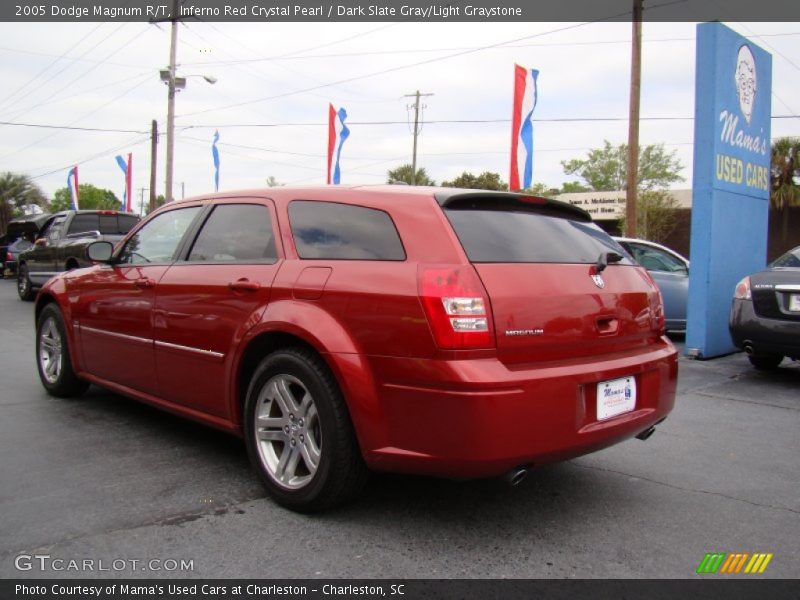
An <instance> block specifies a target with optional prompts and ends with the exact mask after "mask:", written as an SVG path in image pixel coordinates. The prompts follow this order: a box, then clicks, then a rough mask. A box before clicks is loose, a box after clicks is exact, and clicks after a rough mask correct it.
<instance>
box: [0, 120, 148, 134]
mask: <svg viewBox="0 0 800 600" xmlns="http://www.w3.org/2000/svg"><path fill="white" fill-rule="evenodd" d="M0 125H9V126H11V127H35V128H38V129H66V130H72V131H101V132H103V133H147V132H146V131H139V130H136V129H104V128H102V127H73V126H70V125H45V124H43V123H13V122H11V121H0Z"/></svg>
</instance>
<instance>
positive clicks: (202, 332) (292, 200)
mask: <svg viewBox="0 0 800 600" xmlns="http://www.w3.org/2000/svg"><path fill="white" fill-rule="evenodd" d="M87 253H88V256H89V258H90V259H91V260H93V261H94V262H95V265H94V266H92V267H89V268H84V269H78V270H74V271H71V272H68V273H63V274H61V275H58V276H56V277H54V278H53V279H51V280H50V281H49V282H48V283H47V284H46V285H45V286H44V287H43V288H42V290H41V292H40V293H39V295H38V298H37V301H36V323H37V325H36V336H37V342H36V357H37V364H38V368H39V374H40V376H41V380H42V383H43V384H44V387H45V388H46V389H47V391H48V392H50V393H51V394H53V395H55V396H62V397H63V396H74V395H77V394H80V393H82V392H83V391H85V390H86V388H87V387H88V385H89V384H90V383H95V384H98V385H100V386H103V387H105V388H108V389H110V390H113V391H115V392H119V393H120V394H124V395H126V396H130V397H133V398H136V399H139V400H142V401H144V402H147V403H150V404H153V405H155V406H157V407H159V408H163V409H165V410H168V411H170V412H173V413H176V414H179V415H182V416H185V417H188V418H191V419H194V420H197V421H200V422H202V423H205V424H207V425H211V426H214V427H217V428H219V429H223V430H225V431H229V432H231V433H234V434H236V435H239V436H242V437H243V438H244V440H245V442H246V445H247V449H248V452H249V455H250V457H251V459H252V462H253V464H254V466H255V468H256V470H257V471H258V473H259V475H260V476H261V478H262V480H263V482H264V483H265V485H266V488H267V490H268V491H269V492H270V494H271V495H272V496H273V497H274V498H275V500H276V501H277V502H279V503H281V504H283V505H285V506H288V507H290V508H293V509H295V510H302V511H311V510H319V509H323V508H326V507H328V506H331V505H333V504H335V503H338V502H341V501H344V500H346V499H349V498H351V497H353V496H354V495H355V494H356V493H357V492H358V491H359V490H360V488H361V486H362V485H363V483H364V482H365V480H366V475H367V473H368V471H369V470H376V471H393V472H404V473H419V474H430V475H438V476H444V477H453V478H469V477H486V476H496V475H503V474H505V475H506V476H507V477H508V478H509V480H510V481H511V482H512V483H516V482H518V481H519V480H521V479H522V478H523V477H524V475H525V473H526V472H527V470H528V469H530V468H531V467H533V466H535V465H540V464H544V463H548V462H553V461H560V460H565V459H569V458H571V457H575V456H578V455H581V454H585V453H588V452H593V451H595V450H599V449H601V448H604V447H607V446H610V445H612V444H615V443H617V442H620V441H622V440H625V439H628V438H631V437H634V436H636V437H639V438H641V439H646V438H647V437H649V435H650V434H651V433H652V432H653V430H654V426H655V425H656V424H658V423H659V422H661V421H663V420H664V418H665V417H666V415H667V414H668V413H669V412H670V410H671V409H672V407H673V404H674V400H675V388H676V380H677V353H676V351H675V348H674V347H673V345H672V344H671V343H670V341H669V340H668V339H667V338H666V337H664V312H663V307H662V300H661V297H660V294H659V292H658V288H657V287H656V285H655V284H654V283H653V280H652V279H651V278H650V276H649V275H648V274H647V272H646V271H645V270H644V269H643V268H641V267H639V266H637V265H636V264H635V263H634V261H633V260H632V259H631V258H630V256H629V255H628V254H627V253H626V252H625V251H624V250H623V249H622V248H621V247H620V246H619V245H618V244H617V243H616V242H614V241H613V240H612V239H611V238H610V237H609V236H608V235H606V234H605V233H604V232H603V231H602V230H600V229H599V228H598V227H597V226H596V225H594V224H592V222H591V219H590V217H589V215H588V214H587V213H585V212H584V211H582V210H581V209H579V208H576V207H573V206H571V205H569V204H564V203H561V202H557V201H554V200H548V199H544V198H538V197H532V196H526V195H521V194H514V193H504V192H487V191H478V190H460V189H451V188H428V187H402V186H373V187H345V186H336V187H321V188H296V189H293V188H271V189H268V190H255V191H245V192H236V193H234V192H231V193H225V194H217V195H214V196H208V197H203V198H197V199H192V200H186V201H181V202H173V203H171V204H168V205H167V206H164V207H162V208H161V209H159V210H158V211H156V212H154V213H153V214H151V215H150V216H149V217H148V218H147V219H145V220H144V221H142V222H141V223H140V224H139V225H138V226H137V227H136V228H135V229H134V230H133V231H132V232H131V233H130V234H128V236H127V237H126V238H125V239H124V240H122V241H121V242H120V243H118V244H117V246H116V248H113V247H112V245H111V244H110V243H109V242H103V241H101V242H95V243H93V244H92V245H90V246H89V248H88V250H87Z"/></svg>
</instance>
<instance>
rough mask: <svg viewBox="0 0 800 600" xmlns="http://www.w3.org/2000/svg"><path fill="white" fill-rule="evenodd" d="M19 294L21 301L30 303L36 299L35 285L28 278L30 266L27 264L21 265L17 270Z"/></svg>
mask: <svg viewBox="0 0 800 600" xmlns="http://www.w3.org/2000/svg"><path fill="white" fill-rule="evenodd" d="M17 294H19V299H20V300H24V301H25V302H30V301H31V300H33V299H34V298H35V297H36V292H34V291H33V284H32V283H31V279H30V277H28V265H26V264H21V265H20V266H19V268H18V269H17Z"/></svg>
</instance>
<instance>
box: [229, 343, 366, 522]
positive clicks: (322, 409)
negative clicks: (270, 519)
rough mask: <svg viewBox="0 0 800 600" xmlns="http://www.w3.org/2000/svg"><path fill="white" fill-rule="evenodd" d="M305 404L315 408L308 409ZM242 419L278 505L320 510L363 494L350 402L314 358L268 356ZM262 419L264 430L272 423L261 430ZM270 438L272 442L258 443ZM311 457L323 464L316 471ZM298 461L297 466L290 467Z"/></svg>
mask: <svg viewBox="0 0 800 600" xmlns="http://www.w3.org/2000/svg"><path fill="white" fill-rule="evenodd" d="M279 386H283V387H279ZM279 389H282V390H283V392H284V393H282V394H280V393H277V391H278V390H279ZM287 394H288V395H289V400H288V401H287V398H286V395H287ZM298 398H299V400H298ZM306 399H310V400H308V401H307V403H308V404H310V407H308V408H302V407H301V404H306V403H304V402H302V400H306ZM285 406H289V407H291V406H293V407H294V408H293V409H292V408H289V409H288V412H290V413H291V414H290V415H286V414H284V413H285V412H287V410H285V409H284V407H285ZM312 409H314V410H313V414H312ZM295 412H296V413H297V414H295ZM244 414H245V418H244V421H245V423H244V438H245V442H246V444H247V452H248V454H249V456H250V460H251V462H252V463H253V466H254V468H255V469H256V471H257V472H258V474H259V476H260V477H261V480H262V482H263V483H264V485H265V487H266V488H267V491H268V492H269V494H270V495H271V496H272V497H273V498H274V499H275V501H276V502H278V504H281V505H282V506H285V507H286V508H290V509H292V510H295V511H298V512H314V511H320V510H324V509H326V508H330V507H332V506H334V505H336V504H341V503H343V502H346V501H347V500H350V499H352V498H353V497H355V496H356V495H357V494H358V493H359V492H360V491H361V489H362V488H363V487H364V484H365V483H366V480H367V474H368V471H367V468H366V465H365V464H364V461H363V459H362V457H361V452H360V450H359V447H358V442H357V441H356V437H355V432H354V430H353V425H352V423H351V421H350V415H349V413H348V410H347V406H346V404H345V401H344V398H343V397H342V393H341V391H340V390H339V386H338V385H337V383H336V380H335V379H334V377H333V374H332V373H331V372H330V369H328V367H327V365H326V364H325V363H324V362H323V361H322V360H321V359H320V358H319V357H318V356H317V355H316V354H314V353H313V352H311V351H309V350H306V349H302V348H287V349H283V350H278V351H276V352H273V353H272V354H270V355H269V356H267V357H266V358H265V359H264V360H263V361H262V362H261V364H260V365H259V367H258V369H256V372H255V374H254V375H253V377H252V379H251V381H250V385H249V387H248V390H247V398H246V400H245V413H244ZM259 415H260V416H261V418H262V420H261V421H260V423H262V424H264V423H265V421H264V419H269V420H270V422H274V423H271V424H270V425H269V426H267V425H265V426H263V427H262V426H259V425H257V419H258V417H259ZM289 416H291V419H290V418H289ZM304 416H305V417H307V419H305V420H304ZM267 430H269V431H267ZM267 433H269V434H271V437H270V438H269V439H267V438H266V437H264V439H261V438H260V437H259V435H261V436H266V434H267ZM278 454H280V457H279V456H278ZM295 455H296V456H297V458H294V457H295ZM286 457H289V458H288V459H287V458H286ZM313 457H318V458H316V461H317V462H316V465H314V464H313V463H314V460H309V458H313ZM293 459H294V466H290V467H287V466H285V465H286V464H288V465H292V460H293ZM284 461H286V462H285V464H284V470H283V471H281V470H280V465H281V464H282V463H284ZM276 463H277V466H276ZM289 469H291V473H287V471H289ZM279 474H280V478H279Z"/></svg>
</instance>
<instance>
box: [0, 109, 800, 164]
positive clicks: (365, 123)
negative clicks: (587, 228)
mask: <svg viewBox="0 0 800 600" xmlns="http://www.w3.org/2000/svg"><path fill="white" fill-rule="evenodd" d="M81 118H85V117H81ZM772 118H773V119H800V115H773V116H772ZM693 119H694V117H641V118H640V119H639V120H640V121H691V120H693ZM533 120H534V121H535V122H538V123H576V122H589V123H592V122H603V121H627V120H628V119H627V117H554V118H550V119H542V118H536V119H533ZM510 122H511V119H438V120H434V121H425V123H426V124H440V125H441V124H451V123H464V124H471V123H479V124H480V123H510ZM407 124H408V123H407V122H406V121H348V125H359V126H361V125H363V126H372V125H407ZM2 125H8V126H11V127H35V128H41V129H65V130H74V131H97V132H108V133H149V131H144V130H139V129H113V128H104V127H75V126H71V125H52V124H46V123H16V122H13V121H0V126H2ZM242 127H328V123H323V122H319V123H237V124H228V125H183V126H181V127H180V129H181V131H186V130H189V129H227V128H242ZM162 135H163V134H162ZM220 144H221V145H222V144H223V142H220ZM228 145H230V146H234V145H235V146H237V147H239V148H245V149H251V150H262V151H264V152H279V153H282V154H294V155H297V156H313V157H320V156H321V157H324V156H325V155H324V154H306V153H302V152H285V151H283V150H275V149H269V148H262V147H260V146H247V145H241V144H228ZM567 150H568V148H567ZM457 154H468V153H457Z"/></svg>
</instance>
